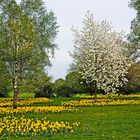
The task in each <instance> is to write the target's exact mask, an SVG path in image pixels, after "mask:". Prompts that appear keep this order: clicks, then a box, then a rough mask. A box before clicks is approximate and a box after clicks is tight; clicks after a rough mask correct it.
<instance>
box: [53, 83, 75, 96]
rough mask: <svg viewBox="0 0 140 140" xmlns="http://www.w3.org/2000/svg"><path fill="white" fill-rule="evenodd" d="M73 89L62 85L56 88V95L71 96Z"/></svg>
mask: <svg viewBox="0 0 140 140" xmlns="http://www.w3.org/2000/svg"><path fill="white" fill-rule="evenodd" d="M73 94H74V90H73V89H72V88H71V87H69V86H66V85H62V86H60V87H58V88H57V89H56V95H57V96H58V97H72V96H73Z"/></svg>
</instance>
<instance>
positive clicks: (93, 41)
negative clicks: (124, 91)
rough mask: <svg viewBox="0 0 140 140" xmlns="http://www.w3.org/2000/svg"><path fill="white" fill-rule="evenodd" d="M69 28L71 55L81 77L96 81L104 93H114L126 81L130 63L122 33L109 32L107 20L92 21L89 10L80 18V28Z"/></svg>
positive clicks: (109, 26) (109, 27)
mask: <svg viewBox="0 0 140 140" xmlns="http://www.w3.org/2000/svg"><path fill="white" fill-rule="evenodd" d="M72 31H73V33H74V48H75V49H74V51H73V52H72V53H71V56H72V57H73V58H74V63H75V64H76V65H77V66H78V68H79V71H80V73H81V74H82V78H83V79H86V81H87V82H93V81H96V86H97V88H98V89H102V90H104V91H105V92H106V93H109V92H116V91H117V89H118V87H121V86H123V84H125V83H126V82H127V79H126V74H127V70H128V67H129V66H130V62H129V60H128V57H127V54H126V52H127V50H126V48H127V47H126V43H124V41H123V36H124V35H123V33H117V32H115V31H112V27H111V25H110V24H109V23H108V22H107V21H102V22H95V21H94V20H93V15H92V14H90V13H88V14H87V15H86V18H85V19H84V21H83V28H82V30H81V31H78V30H77V29H74V28H72Z"/></svg>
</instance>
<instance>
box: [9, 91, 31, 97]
mask: <svg viewBox="0 0 140 140" xmlns="http://www.w3.org/2000/svg"><path fill="white" fill-rule="evenodd" d="M13 96H14V93H13V92H9V93H8V97H9V98H12V97H13ZM19 97H20V98H34V93H27V92H25V93H20V95H19Z"/></svg>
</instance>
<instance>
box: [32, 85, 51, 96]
mask: <svg viewBox="0 0 140 140" xmlns="http://www.w3.org/2000/svg"><path fill="white" fill-rule="evenodd" d="M35 97H36V98H39V97H46V98H50V97H52V84H51V83H49V84H46V85H44V86H43V87H42V88H41V89H40V90H39V91H37V92H36V94H35Z"/></svg>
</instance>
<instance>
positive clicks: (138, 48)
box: [128, 0, 140, 62]
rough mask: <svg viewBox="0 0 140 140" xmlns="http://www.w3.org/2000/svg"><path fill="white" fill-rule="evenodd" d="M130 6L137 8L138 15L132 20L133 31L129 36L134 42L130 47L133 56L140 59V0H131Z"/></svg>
mask: <svg viewBox="0 0 140 140" xmlns="http://www.w3.org/2000/svg"><path fill="white" fill-rule="evenodd" d="M129 6H130V7H131V8H133V9H135V10H136V17H135V18H134V19H133V20H132V22H131V32H130V35H129V37H128V39H129V41H130V42H131V43H132V44H131V45H130V47H129V49H130V54H131V57H132V58H133V59H134V60H135V61H136V62H138V61H140V0H130V3H129Z"/></svg>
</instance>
